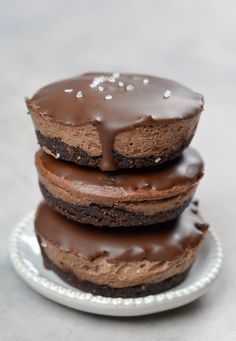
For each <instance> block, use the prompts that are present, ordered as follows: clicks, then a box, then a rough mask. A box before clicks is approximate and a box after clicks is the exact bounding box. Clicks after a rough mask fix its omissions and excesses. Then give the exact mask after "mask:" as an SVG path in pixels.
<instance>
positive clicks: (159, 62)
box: [0, 0, 236, 341]
mask: <svg viewBox="0 0 236 341" xmlns="http://www.w3.org/2000/svg"><path fill="white" fill-rule="evenodd" d="M0 7H1V9H0V46H1V52H0V60H1V63H0V70H1V72H0V123H1V124H0V146H1V148H0V155H1V158H0V160H1V161H0V203H1V208H0V225H1V228H0V247H1V254H0V274H1V282H0V286H1V290H0V339H1V340H4V341H10V340H20V341H21V340H23V341H28V340H32V339H33V340H35V341H37V340H58V341H60V340H65V339H66V340H68V341H72V340H77V339H80V340H93V339H98V340H103V341H106V340H110V339H111V338H112V340H113V341H115V340H121V339H122V340H128V339H134V340H144V339H147V340H150V341H151V340H164V341H165V340H166V341H167V340H168V341H171V340H181V341H185V340H192V341H194V340H225V341H231V340H235V339H236V324H235V302H236V291H235V286H236V267H235V263H234V261H235V238H236V228H235V226H234V224H235V220H236V219H235V218H236V210H235V207H234V205H235V202H236V184H235V172H236V159H235V147H236V134H235V126H236V113H235V110H236V109H235V107H236V94H235V83H236V72H235V54H236V40H235V30H236V21H235V11H236V3H235V1H233V0H232V1H230V0H228V1H222V0H219V1H217V2H216V1H215V2H214V1H211V0H199V1H188V0H180V1H171V0H166V1H154V0H153V1H151V0H146V1H131V0H130V1H125V0H120V1H116V2H115V1H113V2H111V1H110V2H109V1H105V0H100V1H98V2H95V1H91V0H89V1H70V0H68V1H60V0H57V1H56V0H51V1H43V0H41V1H34V0H32V1H28V2H27V1H25V2H22V1H16V0H15V1H13V0H12V1H5V2H1V5H0ZM88 70H101V71H102V70H108V71H109V70H111V71H113V70H118V71H121V72H122V71H131V72H144V73H153V74H158V75H160V76H164V77H169V78H173V79H176V80H179V81H180V82H183V83H185V84H186V85H189V86H191V87H192V88H193V89H195V90H197V91H200V92H202V93H203V94H204V96H205V99H206V105H205V112H204V113H203V115H202V119H201V122H200V125H199V127H198V132H197V135H196V137H195V138H194V141H193V145H194V146H195V147H197V148H198V149H199V151H200V152H201V153H202V155H203V157H204V159H205V161H206V172H205V178H204V179H203V181H202V182H201V185H200V188H199V190H198V193H197V196H198V197H199V198H200V199H201V205H202V211H203V213H204V215H205V217H206V218H207V220H208V221H209V222H210V223H211V225H212V226H213V227H214V228H215V229H216V230H217V232H218V234H219V235H220V237H221V240H222V243H223V246H224V250H225V260H224V267H223V270H222V272H221V275H220V277H219V278H218V280H217V282H216V283H215V284H214V285H213V287H212V288H211V289H210V290H209V292H208V293H207V294H206V295H205V296H203V297H202V298H201V299H199V300H198V301H196V302H195V303H192V304H190V305H188V306H186V307H183V308H179V309H176V310H174V311H169V312H165V313H161V314H156V315H152V316H146V317H139V318H107V317H99V316H94V315H89V314H85V313H80V312H77V311H73V310H71V309H68V308H65V307H62V306H60V305H58V304H55V303H53V302H50V301H48V300H47V299H45V298H43V297H41V296H39V295H38V294H37V293H35V292H34V291H32V290H31V289H30V288H29V287H27V285H26V284H25V283H24V282H23V281H22V280H21V279H20V278H19V277H18V276H17V274H16V273H15V272H14V270H13V269H12V267H11V265H10V263H9V259H8V254H7V242H8V237H9V234H10V232H11V229H12V227H13V226H14V224H16V223H17V222H18V220H19V219H20V218H22V217H23V216H24V215H25V214H26V213H27V212H28V211H30V210H31V209H32V208H34V207H35V206H36V205H37V203H38V201H39V200H40V193H39V190H38V186H37V177H36V172H35V169H34V164H33V153H34V151H35V150H36V149H37V144H36V139H35V136H34V132H33V128H32V124H31V121H30V118H29V117H28V116H27V115H26V109H25V106H24V101H23V99H24V96H31V95H32V93H33V92H34V91H35V90H36V89H37V88H39V87H40V86H42V85H44V84H46V83H48V82H51V81H53V80H56V79H60V78H62V77H67V76H70V75H74V74H78V73H81V72H83V71H88Z"/></svg>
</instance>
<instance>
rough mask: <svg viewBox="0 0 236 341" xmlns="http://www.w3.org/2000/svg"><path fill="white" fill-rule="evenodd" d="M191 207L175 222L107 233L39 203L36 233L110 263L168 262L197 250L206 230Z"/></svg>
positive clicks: (86, 256) (67, 247) (74, 251)
mask: <svg viewBox="0 0 236 341" xmlns="http://www.w3.org/2000/svg"><path fill="white" fill-rule="evenodd" d="M196 210H197V206H195V205H194V204H193V206H192V207H188V208H187V209H186V210H185V211H184V213H183V214H182V215H181V216H180V217H179V218H178V219H176V220H172V221H170V222H167V223H163V224H158V225H156V226H154V227H146V228H145V229H136V230H135V232H134V230H133V229H131V230H130V229H129V230H127V229H126V230H122V229H119V230H118V231H117V230H112V231H111V230H106V229H104V228H103V229H98V228H93V227H92V226H89V225H81V224H79V223H75V222H72V221H70V220H68V219H66V218H64V217H62V216H61V215H60V214H58V213H56V212H54V211H53V210H52V209H51V208H49V207H48V206H47V205H46V204H45V203H41V204H40V206H39V208H38V211H37V215H36V220H35V229H36V233H37V234H39V235H40V236H41V237H44V238H45V239H46V240H48V241H50V242H51V243H54V244H55V245H56V246H57V247H59V248H60V249H61V250H63V251H65V252H72V253H75V254H78V255H80V256H82V257H85V258H89V259H94V258H96V257H99V256H106V257H107V260H108V261H110V262H113V261H120V260H121V261H122V260H123V261H141V260H144V259H147V260H149V261H171V260H174V259H176V258H177V257H181V256H182V255H183V254H184V252H185V251H186V250H188V249H192V248H194V247H197V246H198V245H199V243H200V242H201V240H202V238H203V234H204V231H205V230H206V229H207V227H208V226H207V224H205V223H204V222H203V220H202V218H201V217H200V216H199V215H198V213H196Z"/></svg>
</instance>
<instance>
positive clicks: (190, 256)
mask: <svg viewBox="0 0 236 341" xmlns="http://www.w3.org/2000/svg"><path fill="white" fill-rule="evenodd" d="M26 104H27V107H28V111H29V114H30V115H31V117H32V120H33V123H34V127H35V130H36V135H37V138H38V142H39V145H40V147H41V149H40V150H39V151H38V152H37V153H36V155H35V163H36V167H37V171H38V177H39V186H40V189H41V191H42V194H43V197H44V201H43V202H42V203H41V204H40V205H39V207H38V210H37V213H36V217H35V232H36V235H37V238H38V241H39V244H40V248H41V252H42V257H43V260H44V265H45V267H46V268H47V269H50V270H52V271H54V272H55V273H57V274H58V275H59V276H60V277H61V278H62V279H63V280H64V281H65V282H67V283H69V284H71V285H72V286H74V287H76V288H79V289H82V290H84V291H86V292H91V293H93V294H95V295H103V296H109V297H140V296H146V295H149V294H157V293H159V292H162V291H164V290H168V289H170V288H172V287H174V286H176V285H177V284H179V283H180V282H181V281H183V280H184V278H185V277H186V275H187V273H188V271H189V270H190V268H191V266H192V264H193V262H194V260H195V258H196V255H197V253H198V250H199V247H200V246H201V243H202V242H203V240H204V238H205V236H206V233H207V229H208V225H207V224H206V223H205V222H204V220H203V219H202V217H201V216H200V215H199V213H198V203H197V202H196V201H193V196H194V193H195V190H196V188H197V186H198V183H199V181H200V179H201V178H202V176H203V160H202V158H201V156H200V155H199V153H198V152H197V151H196V150H194V149H193V148H190V147H188V146H189V144H190V142H191V139H192V137H193V136H194V134H195V131H196V128H197V124H198V121H199V118H200V114H201V112H202V110H203V98H202V96H201V95H200V94H198V93H196V92H194V91H192V90H190V89H189V88H187V87H185V86H183V85H181V84H179V83H177V82H174V81H171V80H168V79H163V78H158V77H154V76H147V75H140V74H138V75H136V74H119V73H112V74H108V73H106V74H101V73H86V74H83V75H80V76H77V77H74V78H70V79H66V80H63V81H59V82H56V83H53V84H50V85H48V86H46V87H44V88H42V89H40V90H39V91H38V92H36V94H35V95H34V96H33V97H32V98H31V99H26Z"/></svg>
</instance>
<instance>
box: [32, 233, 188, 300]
mask: <svg viewBox="0 0 236 341" xmlns="http://www.w3.org/2000/svg"><path fill="white" fill-rule="evenodd" d="M38 240H39V243H40V238H39V237H38ZM40 247H41V246H40ZM41 252H42V256H43V262H44V266H45V268H46V269H48V270H52V271H53V272H54V273H56V274H57V275H58V276H59V277H60V278H61V279H62V280H63V281H64V282H66V283H67V284H69V285H71V286H73V287H74V288H77V289H80V290H82V291H85V292H89V293H91V294H93V295H101V296H105V297H121V298H135V297H144V296H148V295H155V294H159V293H161V292H163V291H166V290H169V289H171V288H173V287H175V286H177V285H178V284H180V283H181V282H182V281H183V280H184V279H185V278H186V276H187V274H188V272H189V270H190V268H191V266H190V268H189V269H187V270H186V271H184V272H182V273H180V274H177V275H174V276H172V277H170V278H167V279H165V280H164V281H162V282H159V283H151V284H141V285H136V286H131V287H125V288H112V287H109V286H107V285H99V284H96V283H92V282H88V281H83V280H80V279H79V278H78V277H77V276H76V275H75V274H74V273H73V272H72V271H67V270H62V269H60V268H59V267H58V266H56V265H55V264H54V263H53V262H52V261H51V260H50V259H49V258H48V256H47V255H46V254H45V252H44V250H43V248H42V247H41Z"/></svg>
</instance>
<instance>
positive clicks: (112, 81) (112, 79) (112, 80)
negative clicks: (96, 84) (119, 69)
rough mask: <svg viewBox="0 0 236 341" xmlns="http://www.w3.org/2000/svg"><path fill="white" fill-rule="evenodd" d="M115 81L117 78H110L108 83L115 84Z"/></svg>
mask: <svg viewBox="0 0 236 341" xmlns="http://www.w3.org/2000/svg"><path fill="white" fill-rule="evenodd" d="M115 81H116V79H115V77H109V78H108V82H110V83H115Z"/></svg>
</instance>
